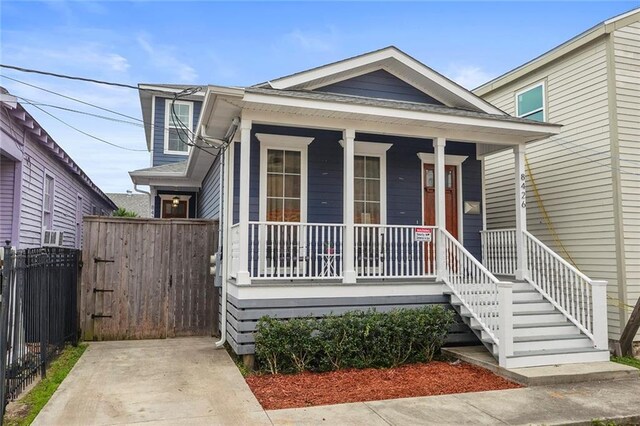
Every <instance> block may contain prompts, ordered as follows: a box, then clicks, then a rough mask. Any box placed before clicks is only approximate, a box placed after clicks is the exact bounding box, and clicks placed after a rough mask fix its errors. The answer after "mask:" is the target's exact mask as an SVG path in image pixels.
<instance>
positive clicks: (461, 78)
mask: <svg viewBox="0 0 640 426" xmlns="http://www.w3.org/2000/svg"><path fill="white" fill-rule="evenodd" d="M447 74H448V76H449V78H451V79H452V80H453V81H455V82H456V83H458V84H459V85H461V86H462V87H464V88H466V89H469V90H471V89H475V88H476V87H478V86H479V85H481V84H482V83H486V82H487V81H489V80H490V79H491V77H492V75H491V74H490V73H488V72H486V71H484V70H483V69H482V68H480V67H478V66H475V65H453V66H451V67H450V70H449V72H447Z"/></svg>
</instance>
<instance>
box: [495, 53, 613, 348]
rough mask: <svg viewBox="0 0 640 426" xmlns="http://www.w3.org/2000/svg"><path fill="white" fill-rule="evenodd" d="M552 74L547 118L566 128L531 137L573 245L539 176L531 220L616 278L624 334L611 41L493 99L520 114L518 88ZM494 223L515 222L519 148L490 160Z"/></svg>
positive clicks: (584, 267) (548, 238) (592, 268)
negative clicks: (613, 161)
mask: <svg viewBox="0 0 640 426" xmlns="http://www.w3.org/2000/svg"><path fill="white" fill-rule="evenodd" d="M541 81H544V82H545V84H546V91H547V97H546V101H547V114H548V115H547V121H549V122H552V123H559V124H562V125H563V127H562V132H561V134H560V135H558V136H556V137H552V138H549V139H546V140H543V141H539V142H532V143H529V144H527V159H528V161H529V164H530V166H531V169H532V173H533V179H534V180H535V183H536V185H537V189H538V191H539V195H540V199H541V200H542V204H543V205H544V208H545V210H546V212H547V214H548V216H549V218H550V220H551V223H552V224H553V229H554V230H555V232H556V233H557V235H558V238H559V240H560V241H561V242H562V244H563V245H564V247H565V248H566V251H567V252H568V254H569V255H570V256H569V255H568V254H567V253H565V251H564V250H563V249H562V247H560V245H559V244H557V243H556V241H555V238H554V237H553V233H552V232H551V231H550V230H549V229H548V227H547V225H546V223H545V218H544V215H543V213H542V210H541V208H540V206H539V201H538V200H537V199H536V197H535V194H534V191H533V185H532V182H531V177H529V180H528V185H527V219H528V220H527V227H528V229H529V231H530V232H531V233H532V234H534V235H535V236H536V237H538V238H540V239H541V240H542V241H543V242H544V243H545V244H547V245H548V246H549V247H550V248H551V249H553V250H554V251H556V253H558V254H559V255H561V256H563V257H564V258H566V259H567V260H571V259H573V261H575V263H576V265H577V267H578V268H579V269H580V270H581V271H583V272H584V273H585V274H587V275H588V276H590V277H592V278H594V279H605V280H607V281H609V288H608V295H609V297H610V302H609V308H608V312H609V333H610V334H609V336H610V338H614V339H616V338H618V336H619V333H620V324H619V323H620V320H619V313H618V307H617V304H616V303H615V299H616V298H617V297H618V282H617V276H616V245H615V235H614V221H613V196H612V172H611V154H610V141H609V121H608V95H607V62H606V47H605V43H604V42H603V41H599V42H596V43H592V44H590V45H588V46H586V47H584V48H582V49H580V50H579V51H576V52H574V53H572V54H571V55H569V56H567V57H566V58H564V59H562V60H560V61H558V62H556V63H554V64H552V65H550V66H547V67H546V68H543V69H541V70H538V71H535V72H533V73H532V74H529V75H527V76H526V77H523V78H522V79H520V80H519V81H517V82H516V83H512V84H510V85H508V86H506V87H503V88H500V89H498V90H496V91H494V92H492V93H489V94H488V95H486V96H485V99H486V100H487V101H489V102H491V103H492V104H494V105H495V106H497V107H498V108H500V109H502V110H504V111H506V112H507V113H509V114H515V93H516V92H518V91H520V90H522V89H523V88H526V87H528V86H531V85H533V84H536V83H538V82H541ZM485 181H486V195H487V228H488V229H500V228H510V227H514V226H515V208H514V203H515V200H514V197H515V196H514V162H513V151H512V150H508V151H503V152H500V153H497V154H494V155H490V156H488V157H487V159H486V176H485Z"/></svg>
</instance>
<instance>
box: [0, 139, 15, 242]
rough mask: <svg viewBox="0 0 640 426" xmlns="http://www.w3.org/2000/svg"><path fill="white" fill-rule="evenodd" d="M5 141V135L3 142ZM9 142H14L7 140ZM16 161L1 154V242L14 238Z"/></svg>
mask: <svg viewBox="0 0 640 426" xmlns="http://www.w3.org/2000/svg"><path fill="white" fill-rule="evenodd" d="M4 141H5V139H4V135H3V142H4ZM6 142H7V143H13V142H11V141H6ZM15 169H16V167H15V162H13V161H11V160H10V159H8V158H6V157H4V156H0V243H1V244H2V245H4V242H5V241H6V240H10V239H11V238H12V233H13V195H14V188H13V186H14V184H15V180H14V179H15Z"/></svg>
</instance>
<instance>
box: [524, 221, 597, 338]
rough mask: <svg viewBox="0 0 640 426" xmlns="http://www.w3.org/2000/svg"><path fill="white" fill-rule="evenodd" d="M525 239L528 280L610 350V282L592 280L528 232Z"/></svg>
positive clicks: (561, 310) (580, 327) (575, 322)
mask: <svg viewBox="0 0 640 426" xmlns="http://www.w3.org/2000/svg"><path fill="white" fill-rule="evenodd" d="M524 242H525V248H526V250H525V251H526V253H527V268H528V270H529V280H528V281H529V282H530V283H531V284H532V285H533V286H534V287H536V288H537V289H538V291H540V292H541V293H542V295H543V296H544V297H545V298H546V299H547V300H549V302H551V304H553V305H554V306H555V307H556V308H557V309H558V310H559V311H560V312H562V313H563V314H564V315H565V316H566V317H567V318H568V319H569V320H570V321H571V322H573V323H574V324H575V325H576V326H577V327H578V328H579V329H580V330H581V331H582V332H583V333H584V334H585V335H587V336H588V337H589V338H590V339H591V340H592V341H593V342H594V344H595V346H596V347H598V348H601V349H606V348H607V347H608V338H607V295H606V285H607V282H606V281H596V280H592V279H590V278H589V277H587V276H586V275H585V274H583V273H582V272H580V271H579V270H578V269H577V268H575V267H574V266H573V265H571V264H569V263H568V262H567V261H566V260H564V259H563V258H562V257H560V256H559V255H558V254H556V253H555V252H554V251H553V250H551V249H550V248H549V247H547V246H546V245H545V244H544V243H542V242H541V241H540V240H538V239H537V238H536V237H534V236H533V235H531V234H530V233H529V232H527V231H524Z"/></svg>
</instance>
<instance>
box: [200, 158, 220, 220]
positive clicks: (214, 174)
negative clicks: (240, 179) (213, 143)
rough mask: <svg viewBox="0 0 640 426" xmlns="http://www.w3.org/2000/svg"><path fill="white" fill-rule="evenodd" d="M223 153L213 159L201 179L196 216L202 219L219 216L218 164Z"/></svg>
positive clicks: (217, 217)
mask: <svg viewBox="0 0 640 426" xmlns="http://www.w3.org/2000/svg"><path fill="white" fill-rule="evenodd" d="M222 155H223V153H222V152H221V153H220V155H219V156H218V157H216V159H215V160H214V162H213V164H212V165H211V168H210V169H209V171H208V172H207V175H206V176H205V177H204V179H203V180H202V189H201V190H200V193H199V194H198V216H197V217H199V218H203V219H219V216H220V199H221V194H220V165H221V159H222Z"/></svg>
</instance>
